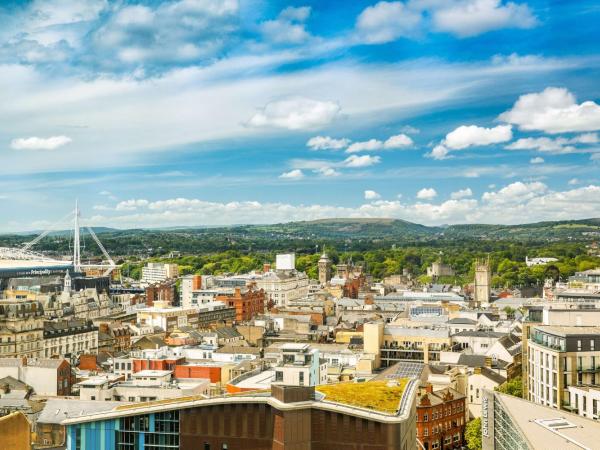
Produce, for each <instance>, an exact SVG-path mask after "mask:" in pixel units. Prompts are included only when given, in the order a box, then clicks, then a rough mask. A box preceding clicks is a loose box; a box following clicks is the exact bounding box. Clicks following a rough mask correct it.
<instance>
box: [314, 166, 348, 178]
mask: <svg viewBox="0 0 600 450" xmlns="http://www.w3.org/2000/svg"><path fill="white" fill-rule="evenodd" d="M314 172H315V173H317V174H319V175H321V176H324V177H337V176H339V175H341V173H340V172H338V171H337V170H335V169H334V168H332V167H319V168H318V169H314Z"/></svg>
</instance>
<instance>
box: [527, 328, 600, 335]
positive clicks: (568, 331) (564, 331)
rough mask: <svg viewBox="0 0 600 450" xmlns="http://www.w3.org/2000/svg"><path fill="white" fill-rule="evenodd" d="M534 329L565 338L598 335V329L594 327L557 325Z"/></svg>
mask: <svg viewBox="0 0 600 450" xmlns="http://www.w3.org/2000/svg"><path fill="white" fill-rule="evenodd" d="M535 328H536V329H538V330H540V331H545V332H548V333H552V334H556V335H560V336H567V335H575V336H580V335H588V334H598V335H600V327H596V326H579V327H578V326H558V325H537V326H535Z"/></svg>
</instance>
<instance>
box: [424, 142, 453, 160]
mask: <svg viewBox="0 0 600 450" xmlns="http://www.w3.org/2000/svg"><path fill="white" fill-rule="evenodd" d="M449 153H450V150H448V149H447V148H446V147H444V146H443V145H441V144H439V145H436V146H435V147H433V150H431V152H429V153H425V157H427V158H431V159H437V160H440V161H441V160H443V159H449V158H452V156H451V155H449Z"/></svg>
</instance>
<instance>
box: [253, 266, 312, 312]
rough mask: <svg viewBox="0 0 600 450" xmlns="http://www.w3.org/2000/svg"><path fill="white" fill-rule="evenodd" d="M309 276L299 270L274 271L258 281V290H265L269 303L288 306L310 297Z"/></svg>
mask: <svg viewBox="0 0 600 450" xmlns="http://www.w3.org/2000/svg"><path fill="white" fill-rule="evenodd" d="M308 284H309V279H308V276H307V275H306V274H305V273H304V272H298V271H297V270H285V271H279V270H272V271H269V272H266V273H264V274H263V275H262V276H261V277H259V278H257V279H256V287H257V289H263V290H264V291H265V296H266V299H267V302H268V301H269V300H272V301H273V302H274V303H275V304H276V305H277V306H287V304H288V303H289V302H292V301H294V300H298V299H302V298H306V297H308Z"/></svg>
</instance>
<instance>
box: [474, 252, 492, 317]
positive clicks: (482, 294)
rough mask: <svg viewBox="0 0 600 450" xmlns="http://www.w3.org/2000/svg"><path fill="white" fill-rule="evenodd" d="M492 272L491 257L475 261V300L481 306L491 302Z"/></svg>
mask: <svg viewBox="0 0 600 450" xmlns="http://www.w3.org/2000/svg"><path fill="white" fill-rule="evenodd" d="M490 295H491V274H490V258H489V257H488V258H487V259H485V260H483V259H477V260H476V261H475V302H476V303H477V304H478V305H480V306H485V305H488V304H489V303H490Z"/></svg>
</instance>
